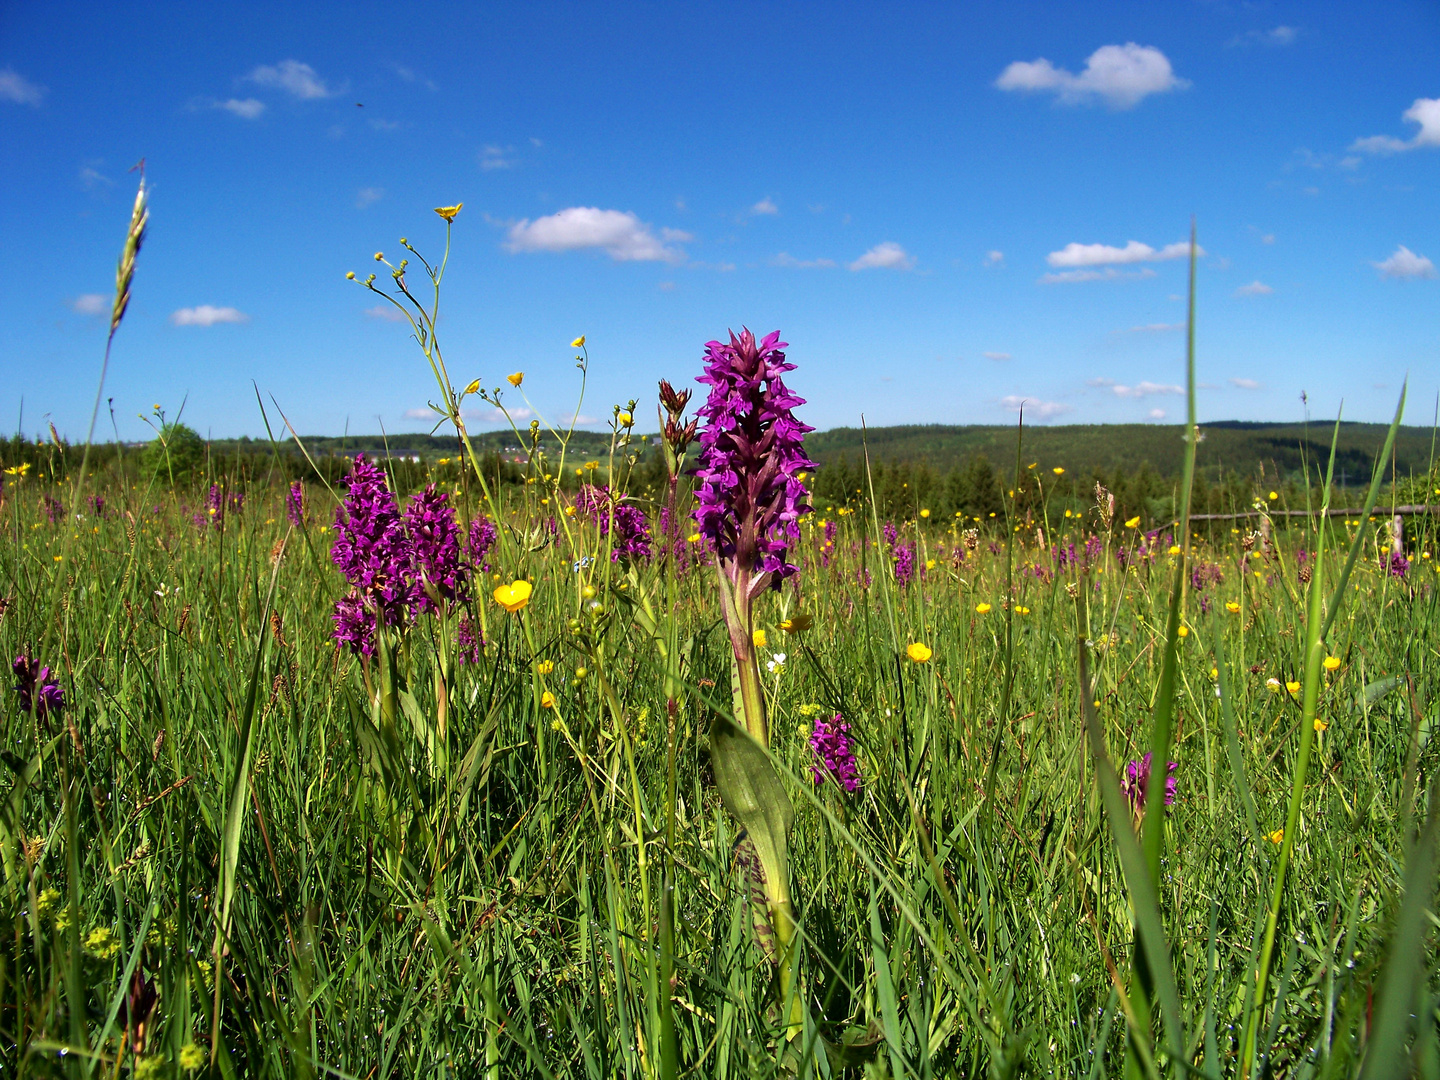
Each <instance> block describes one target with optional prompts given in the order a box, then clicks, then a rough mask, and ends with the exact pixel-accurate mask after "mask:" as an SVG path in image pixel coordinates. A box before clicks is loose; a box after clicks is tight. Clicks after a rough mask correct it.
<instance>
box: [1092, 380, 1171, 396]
mask: <svg viewBox="0 0 1440 1080" xmlns="http://www.w3.org/2000/svg"><path fill="white" fill-rule="evenodd" d="M1109 385H1110V389H1111V390H1113V391H1114V392H1115V396H1116V397H1123V398H1143V397H1150V396H1151V395H1153V394H1183V393H1185V388H1184V387H1181V386H1169V385H1165V384H1162V383H1153V382H1138V383H1136V384H1135V385H1134V386H1124V385H1122V384H1121V383H1113V384H1109Z"/></svg>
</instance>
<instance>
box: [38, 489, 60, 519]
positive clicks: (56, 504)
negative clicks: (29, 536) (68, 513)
mask: <svg viewBox="0 0 1440 1080" xmlns="http://www.w3.org/2000/svg"><path fill="white" fill-rule="evenodd" d="M40 505H41V506H42V507H43V508H44V510H45V520H46V521H48V522H50V524H51V525H58V524H60V522H62V521H64V520H65V504H64V503H62V502H61V501H60V500H59V499H57V498H55V496H54V495H42V496H41V497H40Z"/></svg>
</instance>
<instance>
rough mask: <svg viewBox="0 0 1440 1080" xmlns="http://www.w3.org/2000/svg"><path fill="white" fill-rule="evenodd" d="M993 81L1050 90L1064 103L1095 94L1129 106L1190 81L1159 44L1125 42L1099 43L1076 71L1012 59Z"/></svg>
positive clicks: (1120, 106) (1046, 62)
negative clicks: (1120, 43)
mask: <svg viewBox="0 0 1440 1080" xmlns="http://www.w3.org/2000/svg"><path fill="white" fill-rule="evenodd" d="M995 85H996V86H997V87H999V88H1000V89H1001V90H1022V91H1030V92H1053V93H1054V94H1055V95H1056V97H1057V99H1058V100H1059V101H1060V102H1062V103H1063V104H1066V105H1078V104H1082V103H1088V102H1091V101H1094V100H1095V99H1096V98H1100V99H1102V100H1104V102H1105V103H1106V104H1107V105H1109V106H1110V108H1112V109H1131V108H1134V107H1135V106H1136V105H1138V104H1139V103H1140V102H1141V101H1142V100H1143V99H1144V98H1146V97H1148V96H1149V95H1151V94H1163V93H1165V92H1167V91H1169V90H1183V89H1184V88H1185V87H1187V86H1189V85H1190V84H1189V82H1187V81H1186V80H1185V79H1181V78H1178V77H1177V76H1176V75H1175V72H1174V69H1172V68H1171V66H1170V61H1169V60H1168V59H1167V58H1166V56H1165V54H1164V53H1162V52H1161V51H1160V50H1159V49H1156V48H1154V47H1152V46H1149V45H1136V44H1135V43H1134V42H1133V41H1131V42H1127V43H1126V44H1124V45H1102V46H1101V47H1100V48H1098V49H1096V50H1095V51H1094V52H1093V53H1091V54H1090V58H1089V59H1088V60H1086V61H1085V70H1084V71H1082V72H1080V74H1079V75H1075V74H1072V73H1071V72H1069V71H1066V70H1065V69H1064V68H1057V67H1056V66H1055V65H1054V64H1052V63H1051V62H1050V61H1049V60H1044V59H1041V60H1032V61H1030V62H1028V63H1027V62H1025V61H1021V60H1017V61H1016V62H1015V63H1013V64H1011V65H1010V66H1009V67H1007V68H1006V69H1005V70H1004V71H1002V72H1001V73H1000V77H999V78H998V79H996V80H995Z"/></svg>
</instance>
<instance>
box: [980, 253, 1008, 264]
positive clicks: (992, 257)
mask: <svg viewBox="0 0 1440 1080" xmlns="http://www.w3.org/2000/svg"><path fill="white" fill-rule="evenodd" d="M1004 262H1005V253H1004V252H1003V251H987V252H986V253H985V265H986V266H1001V265H1003V264H1004Z"/></svg>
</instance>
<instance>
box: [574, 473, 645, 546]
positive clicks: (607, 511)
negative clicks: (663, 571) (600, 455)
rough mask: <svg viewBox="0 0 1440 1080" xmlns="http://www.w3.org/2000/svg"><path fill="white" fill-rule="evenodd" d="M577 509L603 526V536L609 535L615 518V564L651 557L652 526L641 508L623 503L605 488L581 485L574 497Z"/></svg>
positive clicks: (601, 529) (601, 530)
mask: <svg viewBox="0 0 1440 1080" xmlns="http://www.w3.org/2000/svg"><path fill="white" fill-rule="evenodd" d="M575 509H576V510H577V511H579V512H580V513H582V514H584V515H585V516H586V517H588V518H589V519H590V520H591V521H592V522H595V523H597V524H598V525H599V526H600V535H601V536H609V535H610V522H611V517H612V515H613V518H614V522H615V537H614V541H613V543H612V545H611V549H610V558H611V560H612V561H614V562H619V561H620V559H622V558H630V559H648V558H650V526H649V524H647V523H646V521H645V514H644V512H643V511H641V509H640V508H639V507H638V506H635V505H634V504H633V503H627V502H622V501H621V500H620V499H619V498H617V497H616V495H615V493H614V492H612V491H611V490H610V489H609V488H608V487H605V486H603V485H601V486H596V485H594V484H581V485H580V490H579V491H578V492H576V494H575Z"/></svg>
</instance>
